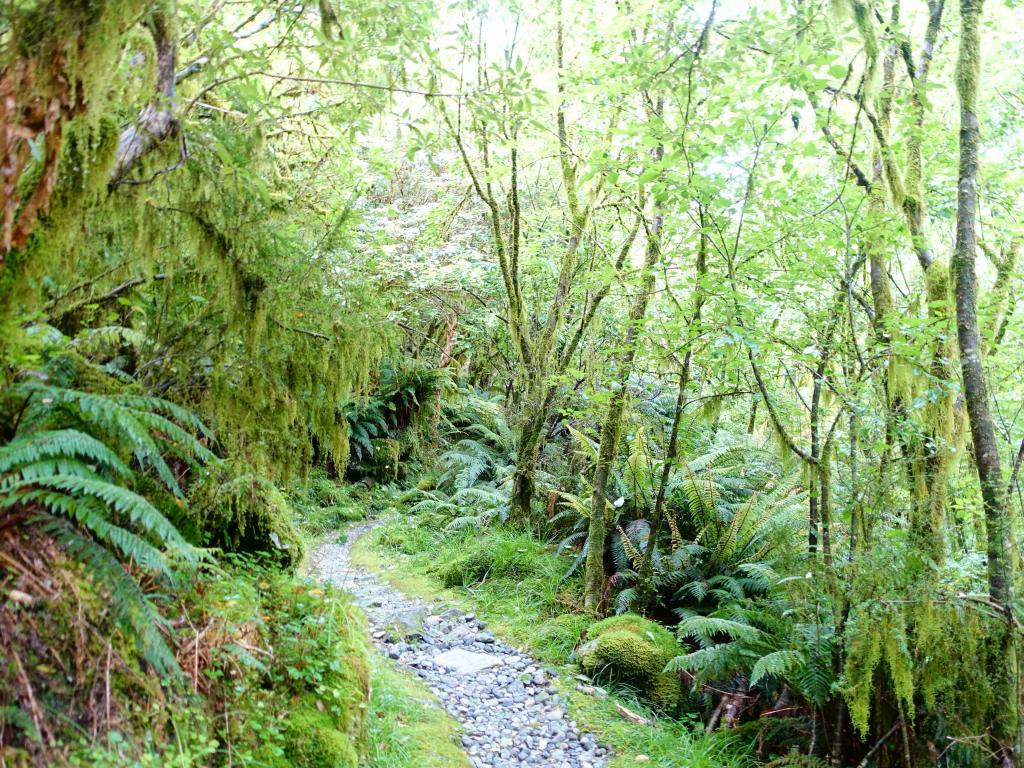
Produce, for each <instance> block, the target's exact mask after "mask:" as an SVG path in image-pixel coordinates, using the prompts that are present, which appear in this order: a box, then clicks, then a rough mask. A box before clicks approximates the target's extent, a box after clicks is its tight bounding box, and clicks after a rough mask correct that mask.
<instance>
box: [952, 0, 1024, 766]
mask: <svg viewBox="0 0 1024 768" xmlns="http://www.w3.org/2000/svg"><path fill="white" fill-rule="evenodd" d="M982 4H983V0H960V24H961V33H960V56H959V60H958V62H957V92H958V94H959V96H960V165H959V174H958V183H957V211H956V249H955V251H954V255H953V273H954V276H955V286H956V288H955V290H956V325H957V339H958V341H959V345H960V369H961V373H962V375H963V387H964V401H965V403H966V406H967V416H968V419H969V420H970V427H971V439H972V441H973V445H974V460H975V465H976V467H977V470H978V480H979V482H980V483H981V496H982V502H983V506H984V510H985V521H986V528H987V536H988V542H987V544H988V584H989V597H990V598H991V601H992V603H994V604H995V605H997V606H1000V607H1001V609H1002V611H1003V612H1004V613H1005V619H1006V620H1005V621H1004V622H999V625H998V626H997V627H996V629H995V631H994V637H993V644H994V647H993V649H992V652H991V656H990V662H989V670H988V672H989V676H990V679H991V684H992V702H993V704H992V712H991V722H992V730H991V735H990V738H991V744H990V746H991V749H992V754H993V764H994V765H997V766H999V767H1000V768H1009V766H1013V765H1019V764H1020V755H1019V754H1016V755H1015V753H1016V752H1017V749H1016V744H1015V742H1016V741H1017V739H1018V734H1017V728H1018V720H1019V716H1020V715H1019V712H1018V711H1017V707H1016V706H1014V704H1015V703H1016V702H1017V701H1018V696H1019V693H1018V684H1019V681H1018V678H1017V649H1016V642H1015V633H1014V624H1013V597H1014V595H1013V591H1014V584H1013V581H1014V573H1013V557H1012V552H1011V549H1010V548H1011V544H1010V526H1009V517H1008V514H1007V504H1006V494H1005V492H1004V488H1003V480H1002V469H1001V467H1000V461H999V446H998V444H997V442H996V434H995V427H994V425H993V422H992V413H991V410H990V408H989V402H988V391H987V388H986V384H985V374H984V370H983V368H982V361H981V350H982V339H981V333H980V330H979V327H978V306H977V305H978V285H977V278H976V275H975V258H976V253H977V235H976V232H975V220H976V217H977V205H978V183H977V178H978V144H979V138H980V130H979V125H978V115H977V112H976V108H977V106H976V105H977V90H978V82H979V80H980V70H981V67H980V61H979V60H980V56H981V35H980V30H979V27H980V22H981V11H982ZM1015 758H1016V759H1015Z"/></svg>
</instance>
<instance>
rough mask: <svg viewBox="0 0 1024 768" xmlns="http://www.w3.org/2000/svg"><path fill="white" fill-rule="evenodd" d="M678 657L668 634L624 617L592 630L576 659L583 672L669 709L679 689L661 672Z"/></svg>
mask: <svg viewBox="0 0 1024 768" xmlns="http://www.w3.org/2000/svg"><path fill="white" fill-rule="evenodd" d="M678 653H679V646H678V645H677V644H676V641H675V638H674V637H673V636H672V632H671V631H670V630H668V629H666V628H665V627H663V626H661V625H660V624H655V623H654V622H653V621H650V620H648V619H645V618H643V617H642V616H637V615H634V614H623V615H621V616H612V617H611V618H608V619H604V620H603V621H599V622H598V623H596V624H594V625H593V626H591V627H590V628H589V629H588V630H587V642H586V643H584V644H583V645H582V646H580V648H579V650H578V651H577V653H576V659H577V661H578V662H579V665H580V667H581V668H582V669H583V671H584V672H586V673H588V674H590V675H592V676H594V677H597V678H604V679H608V680H611V681H613V682H616V683H621V684H625V685H627V686H629V687H632V688H634V689H635V690H636V691H637V693H638V694H639V695H640V696H642V697H644V698H646V699H647V700H648V701H650V702H651V703H652V704H653V705H655V706H656V707H659V708H661V709H671V708H673V707H674V706H675V705H676V704H677V703H678V702H679V697H680V694H681V690H682V689H681V686H680V683H679V678H678V676H676V675H675V674H674V673H670V672H665V671H664V670H665V666H666V665H667V664H668V663H669V661H670V660H671V659H673V658H674V657H675V656H676V655H677V654H678Z"/></svg>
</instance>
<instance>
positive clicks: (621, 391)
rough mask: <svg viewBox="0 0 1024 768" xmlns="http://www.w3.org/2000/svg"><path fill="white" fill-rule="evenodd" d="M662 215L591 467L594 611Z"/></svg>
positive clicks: (589, 584)
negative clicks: (611, 489)
mask: <svg viewBox="0 0 1024 768" xmlns="http://www.w3.org/2000/svg"><path fill="white" fill-rule="evenodd" d="M662 153H663V150H662V148H661V147H659V148H658V150H657V151H656V152H655V153H654V154H655V162H657V161H659V160H660V159H661V157H662ZM661 226H662V215H661V213H655V215H654V216H653V221H652V222H651V225H650V226H649V227H648V231H647V252H646V256H645V257H644V279H643V286H642V287H641V289H640V291H639V293H638V294H637V296H636V298H635V299H634V300H633V303H632V305H631V306H630V309H629V327H628V328H627V329H626V340H625V349H624V351H623V353H622V358H621V360H620V361H619V366H618V376H617V378H616V381H615V385H614V386H615V391H614V392H613V393H612V399H611V401H610V402H609V403H608V410H607V411H606V412H605V417H604V421H603V422H602V424H601V438H600V447H599V448H598V452H597V467H596V468H595V469H594V484H593V489H592V494H591V499H590V524H589V533H588V536H587V563H586V568H585V571H584V598H583V600H584V607H585V608H586V609H587V610H588V611H593V612H595V613H597V612H599V611H600V609H601V603H602V602H603V597H604V581H605V574H604V540H605V535H606V533H607V521H606V519H605V514H606V509H607V501H606V499H605V496H606V494H607V492H608V478H609V475H610V474H611V469H612V466H613V465H614V464H615V458H616V456H617V455H618V449H619V435H620V433H621V429H622V414H623V412H624V411H625V408H626V392H627V389H628V386H629V377H630V376H631V375H632V374H633V362H634V360H635V359H636V350H637V339H638V337H639V335H640V332H641V330H642V326H643V321H644V317H645V316H646V315H647V304H648V302H649V301H650V297H651V292H652V291H653V289H654V265H655V263H656V262H657V260H658V256H659V254H660V253H661Z"/></svg>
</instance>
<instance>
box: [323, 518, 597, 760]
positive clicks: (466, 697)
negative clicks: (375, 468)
mask: <svg viewBox="0 0 1024 768" xmlns="http://www.w3.org/2000/svg"><path fill="white" fill-rule="evenodd" d="M373 526H374V523H372V522H369V523H363V524H360V525H358V526H354V527H352V528H350V529H349V530H348V537H347V540H346V542H345V543H344V544H322V545H320V546H319V547H317V548H316V549H315V550H314V551H313V553H312V556H311V559H312V562H313V565H314V566H315V568H316V569H317V570H318V571H319V572H320V574H321V576H322V577H323V578H324V579H325V580H327V581H329V582H330V583H331V584H333V585H335V586H337V587H340V588H342V589H344V590H347V591H348V592H351V593H352V594H353V595H355V598H356V601H357V602H358V603H359V604H360V605H361V606H362V607H363V608H364V610H365V611H366V613H367V615H368V616H369V619H370V626H371V631H372V633H373V640H374V643H375V644H376V645H377V647H378V648H379V649H380V650H381V652H382V653H384V654H386V655H387V656H388V657H389V658H391V659H394V660H395V661H396V662H397V663H398V664H399V665H400V666H402V667H405V668H406V669H409V670H410V671H412V672H414V673H415V674H417V675H419V677H421V678H423V680H424V681H426V683H427V685H428V686H429V687H430V688H431V690H433V691H434V693H435V694H436V695H437V697H438V698H439V699H440V700H441V702H442V703H443V704H444V708H445V709H446V710H447V711H448V713H449V714H450V715H451V716H452V717H454V718H455V719H456V720H458V721H459V722H460V723H462V726H463V736H462V745H463V747H464V748H465V750H466V754H467V755H468V756H469V759H470V762H472V764H473V765H474V766H478V768H479V767H484V766H487V767H498V766H500V767H501V768H505V767H506V766H508V767H509V768H517V767H520V766H522V767H524V768H525V767H527V766H529V767H530V768H537V767H539V766H543V767H544V768H603V766H604V764H605V755H606V753H605V750H604V748H603V747H601V746H599V745H598V744H597V742H596V741H595V739H594V737H593V736H591V735H590V734H586V733H580V731H579V729H578V728H577V727H576V724H575V723H574V722H572V721H571V720H570V719H569V718H568V716H567V714H566V710H565V705H564V703H563V702H562V700H561V698H560V696H559V694H558V689H557V688H555V686H554V685H553V683H552V680H551V675H552V674H553V672H552V671H551V670H547V669H544V668H543V667H542V666H541V665H540V664H538V663H537V662H535V661H533V660H532V659H531V658H530V657H529V656H527V655H526V654H524V653H522V652H520V651H518V650H516V649H515V648H513V647H511V646H509V645H507V644H505V643H503V642H502V641H500V640H498V639H496V638H495V637H494V635H492V634H491V633H490V632H485V631H484V622H482V621H479V620H477V618H476V617H475V616H474V615H473V614H471V613H465V612H463V611H462V610H460V609H458V608H454V607H450V606H445V605H444V604H443V603H440V602H435V603H428V602H425V601H423V600H420V599H417V598H414V597H409V596H407V595H404V594H402V593H401V592H399V591H398V590H396V589H394V588H393V587H391V586H389V585H388V584H386V583H384V582H383V581H382V580H381V579H380V578H379V577H377V576H376V574H373V573H369V572H367V571H365V570H361V569H356V568H353V567H352V565H351V563H350V560H349V549H350V547H351V545H352V542H354V541H356V540H357V539H358V538H359V537H360V536H362V535H363V534H365V533H367V532H368V531H369V530H370V529H371V528H373Z"/></svg>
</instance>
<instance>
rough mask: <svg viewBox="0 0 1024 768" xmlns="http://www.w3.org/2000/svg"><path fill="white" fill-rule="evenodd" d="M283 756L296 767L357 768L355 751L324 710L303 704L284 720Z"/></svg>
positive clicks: (357, 756)
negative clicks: (303, 705)
mask: <svg viewBox="0 0 1024 768" xmlns="http://www.w3.org/2000/svg"><path fill="white" fill-rule="evenodd" d="M285 757H287V759H288V761H289V763H290V764H291V765H293V766H295V767H296V768H357V766H358V765H359V752H358V750H357V749H356V747H355V745H354V744H353V743H352V740H351V739H350V738H349V737H348V736H347V735H345V733H343V732H342V731H341V730H339V729H338V728H337V727H336V726H335V724H334V722H333V721H332V719H331V716H330V715H328V714H327V713H326V712H320V711H319V710H317V709H315V708H313V707H303V708H302V709H299V710H296V711H295V712H293V713H292V714H291V716H290V717H289V718H288V720H287V723H286V739H285Z"/></svg>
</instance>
